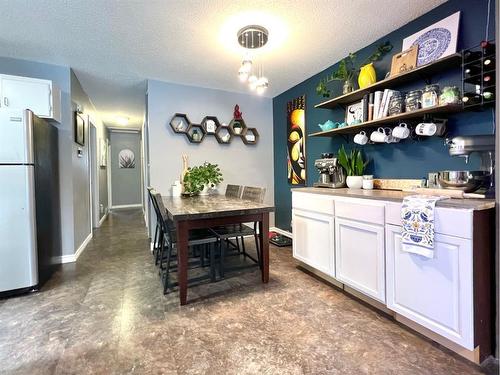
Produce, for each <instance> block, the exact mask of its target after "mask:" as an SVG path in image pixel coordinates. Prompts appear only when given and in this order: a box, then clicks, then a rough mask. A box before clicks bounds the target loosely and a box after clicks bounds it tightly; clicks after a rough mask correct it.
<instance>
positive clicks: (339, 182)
mask: <svg viewBox="0 0 500 375" xmlns="http://www.w3.org/2000/svg"><path fill="white" fill-rule="evenodd" d="M314 166H315V167H316V168H318V170H319V181H318V182H315V183H314V184H313V186H314V187H328V188H341V187H345V179H346V178H345V173H344V169H343V168H342V167H341V166H340V164H339V163H338V160H337V158H336V157H334V156H333V154H326V153H325V154H321V159H317V160H315V161H314Z"/></svg>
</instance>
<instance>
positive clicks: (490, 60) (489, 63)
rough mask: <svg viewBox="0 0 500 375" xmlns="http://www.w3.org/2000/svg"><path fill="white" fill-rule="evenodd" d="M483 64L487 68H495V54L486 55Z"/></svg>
mask: <svg viewBox="0 0 500 375" xmlns="http://www.w3.org/2000/svg"><path fill="white" fill-rule="evenodd" d="M483 65H484V67H485V69H494V68H495V58H494V57H493V56H490V57H486V58H485V59H484V60H483Z"/></svg>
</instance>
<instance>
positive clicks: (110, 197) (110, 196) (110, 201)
mask: <svg viewBox="0 0 500 375" xmlns="http://www.w3.org/2000/svg"><path fill="white" fill-rule="evenodd" d="M108 130H109V132H110V135H109V143H108V168H107V178H108V207H109V210H119V209H121V208H135V207H137V208H139V207H140V208H142V207H143V204H142V201H143V193H142V189H143V187H142V185H143V178H142V168H143V163H142V162H141V160H139V162H138V163H136V165H140V168H141V177H140V184H141V203H138V204H131V205H123V206H113V182H112V177H111V163H112V160H111V147H112V145H111V133H132V134H139V137H141V136H142V132H141V129H122V128H116V127H108ZM139 148H140V150H139V154H142V141H139Z"/></svg>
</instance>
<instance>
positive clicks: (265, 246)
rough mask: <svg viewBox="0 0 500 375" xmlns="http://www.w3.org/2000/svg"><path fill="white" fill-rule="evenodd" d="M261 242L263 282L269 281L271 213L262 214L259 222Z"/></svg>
mask: <svg viewBox="0 0 500 375" xmlns="http://www.w3.org/2000/svg"><path fill="white" fill-rule="evenodd" d="M259 242H260V251H261V262H262V282H263V283H267V282H268V281H269V213H268V212H265V213H263V214H262V219H261V221H259Z"/></svg>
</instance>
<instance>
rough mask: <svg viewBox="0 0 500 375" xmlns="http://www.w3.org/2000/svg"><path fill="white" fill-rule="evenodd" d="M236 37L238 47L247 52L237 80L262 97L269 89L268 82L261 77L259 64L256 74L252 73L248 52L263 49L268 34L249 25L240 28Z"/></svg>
mask: <svg viewBox="0 0 500 375" xmlns="http://www.w3.org/2000/svg"><path fill="white" fill-rule="evenodd" d="M237 37H238V43H239V44H240V46H241V47H243V48H245V49H246V50H247V53H246V56H245V57H244V58H243V61H242V62H241V66H240V69H239V70H238V78H239V79H240V81H241V82H247V83H248V85H249V87H250V89H251V90H255V91H256V92H257V93H258V94H260V95H262V94H263V93H264V92H265V91H266V89H267V88H268V87H269V80H268V79H267V78H266V77H264V76H263V75H262V64H260V67H259V71H258V72H255V71H254V70H255V69H254V62H253V61H252V58H251V57H250V52H251V51H252V50H256V49H258V48H261V47H263V46H264V45H265V44H266V43H267V41H268V39H269V32H268V31H267V29H266V28H265V27H262V26H258V25H249V26H245V27H243V28H241V29H240V30H239V31H238V33H237Z"/></svg>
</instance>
